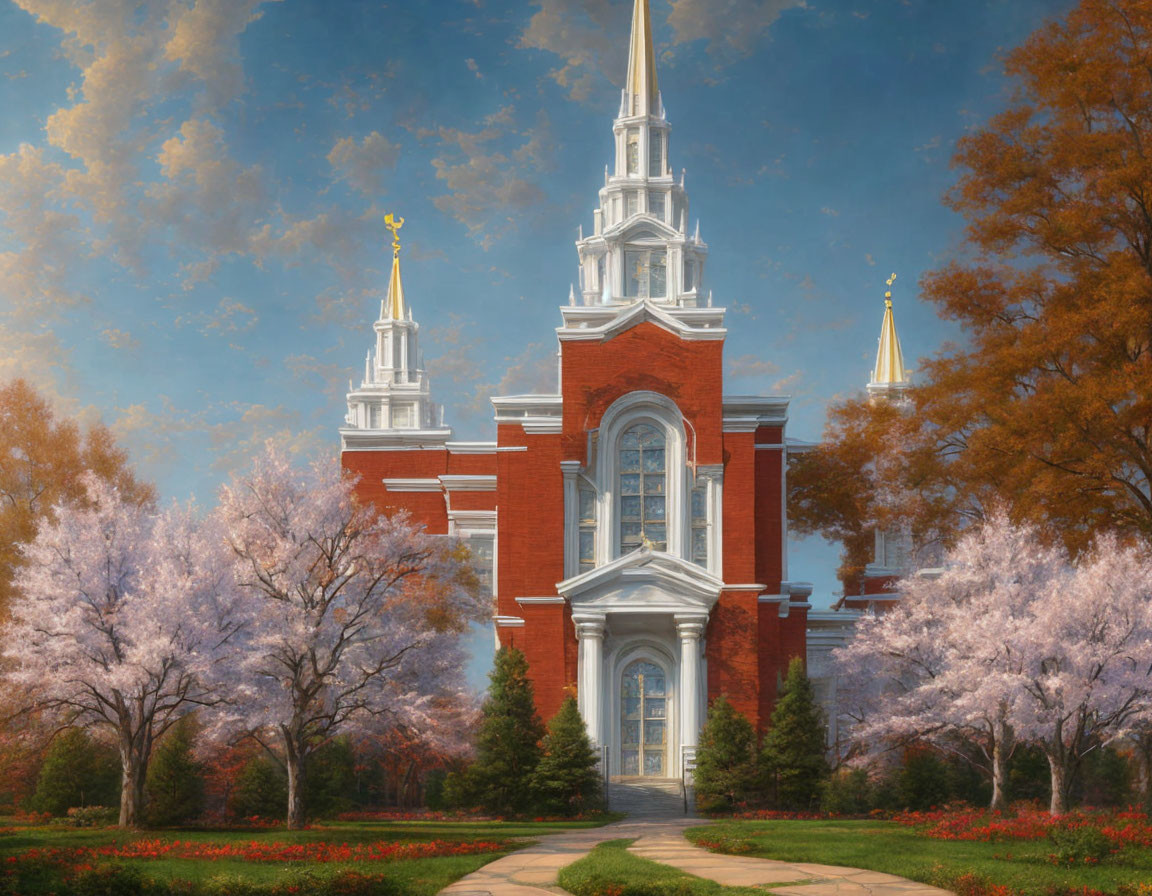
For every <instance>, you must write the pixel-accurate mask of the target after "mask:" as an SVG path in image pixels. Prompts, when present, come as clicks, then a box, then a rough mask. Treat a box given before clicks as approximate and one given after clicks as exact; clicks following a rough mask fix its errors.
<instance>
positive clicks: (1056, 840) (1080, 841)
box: [1048, 824, 1117, 865]
mask: <svg viewBox="0 0 1152 896" xmlns="http://www.w3.org/2000/svg"><path fill="white" fill-rule="evenodd" d="M1048 839H1049V840H1051V841H1052V845H1053V846H1054V847H1055V848H1056V852H1055V853H1054V854H1053V855H1052V861H1053V862H1054V863H1055V864H1057V865H1076V864H1081V865H1097V864H1099V863H1100V862H1102V861H1103V860H1104V859H1106V858H1108V856H1110V855H1111V854H1112V853H1114V852H1116V849H1117V847H1116V846H1115V845H1114V844H1113V842H1112V840H1111V839H1110V838H1109V837H1108V835H1107V834H1105V833H1104V832H1103V831H1102V830H1100V829H1099V828H1096V827H1093V826H1092V825H1090V824H1069V825H1057V826H1055V827H1053V828H1052V829H1051V830H1050V831H1049V832H1048Z"/></svg>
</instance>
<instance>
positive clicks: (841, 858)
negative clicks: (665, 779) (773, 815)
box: [685, 819, 1152, 896]
mask: <svg viewBox="0 0 1152 896" xmlns="http://www.w3.org/2000/svg"><path fill="white" fill-rule="evenodd" d="M685 836H687V837H688V839H689V840H690V841H692V842H693V843H695V844H696V845H698V846H704V847H706V848H708V849H712V850H713V851H715V852H724V853H731V854H737V855H746V856H757V857H760V858H765V859H779V860H781V861H785V862H816V863H819V864H823V865H846V866H850V867H853V868H867V869H869V870H872V871H883V872H886V873H888V874H898V875H900V876H901V877H907V878H909V879H911V880H915V881H920V882H921V883H927V884H932V885H934V886H939V887H944V888H946V889H956V890H961V889H963V890H967V891H968V892H971V893H973V894H978V893H982V892H990V890H988V888H987V887H983V886H982V885H981V882H984V883H987V884H992V885H999V886H1002V887H1008V888H1010V889H1011V890H1012V891H1013V892H1017V893H1023V894H1028V896H1059V894H1062V893H1072V892H1077V893H1083V892H1084V888H1088V890H1089V891H1097V892H1100V893H1107V894H1113V893H1119V892H1122V888H1124V887H1130V888H1132V889H1131V890H1130V891H1129V892H1137V890H1136V888H1137V887H1138V885H1140V884H1143V883H1146V882H1148V881H1152V850H1147V849H1127V850H1124V851H1123V852H1122V853H1119V854H1118V855H1116V856H1113V857H1111V858H1109V859H1107V860H1105V861H1104V862H1101V863H1100V864H1099V865H1091V866H1077V867H1067V866H1057V865H1053V864H1052V862H1051V861H1050V859H1049V854H1050V853H1051V852H1052V847H1051V845H1050V844H1049V843H1048V842H1046V841H1039V842H1014V843H980V842H974V841H960V840H957V841H951V840H931V839H928V838H926V837H922V836H920V835H918V834H917V832H916V831H914V830H912V829H910V828H907V827H902V826H900V825H897V824H895V823H894V822H887V821H852V820H838V819H837V820H819V821H794V820H781V821H724V822H719V823H717V824H713V825H709V826H707V827H699V828H690V829H689V830H688V831H686V832H685Z"/></svg>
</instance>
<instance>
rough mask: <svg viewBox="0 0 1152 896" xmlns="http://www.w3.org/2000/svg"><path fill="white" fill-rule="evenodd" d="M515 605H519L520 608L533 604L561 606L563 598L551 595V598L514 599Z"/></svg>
mask: <svg viewBox="0 0 1152 896" xmlns="http://www.w3.org/2000/svg"><path fill="white" fill-rule="evenodd" d="M516 603H518V604H520V605H521V606H532V605H535V604H562V603H564V598H562V597H560V596H559V595H553V596H552V597H518V598H516Z"/></svg>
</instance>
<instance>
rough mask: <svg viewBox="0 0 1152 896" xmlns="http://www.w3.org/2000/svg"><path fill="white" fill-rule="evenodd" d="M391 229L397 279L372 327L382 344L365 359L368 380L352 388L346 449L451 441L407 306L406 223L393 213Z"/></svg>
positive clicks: (343, 430) (417, 329) (344, 430)
mask: <svg viewBox="0 0 1152 896" xmlns="http://www.w3.org/2000/svg"><path fill="white" fill-rule="evenodd" d="M385 226H386V227H387V228H388V229H389V230H390V231H392V276H391V277H390V278H389V281H388V294H387V296H386V297H385V298H384V301H382V302H381V303H380V318H379V319H378V320H377V321H376V323H375V324H373V327H372V329H373V330H374V331H375V334H376V339H375V345H374V346H373V348H372V349H371V350H369V352H368V354H367V356H366V357H365V358H364V379H363V380H362V381H361V383H360V385H359V387H354V386H353V385H352V384H351V383H349V384H348V390H349V391H348V414H347V416H346V417H345V418H344V426H343V427H341V430H340V433H341V437H342V440H343V442H344V446H345V447H346V448H347V447H354V444H358V443H361V442H363V441H364V440H365V437H370V436H378V437H379V436H385V437H386V436H389V435H393V436H399V437H409V436H410V437H416V438H417V439H418V438H419V437H421V436H429V435H436V436H444V437H445V438H447V437H450V436H451V430H449V429H447V428H446V427H445V426H444V423H443V414H442V411H441V409H440V408H439V406H437V405H436V404H434V403H433V402H432V399H431V393H430V391H429V384H428V375H427V373H426V372H425V370H424V359H423V357H422V356H421V354H420V345H419V333H420V325H419V324H418V323H416V321H415V320H413V318H412V310H411V308H409V307H408V305H407V304H406V302H405V301H404V285H403V283H402V282H401V279H400V237H399V231H400V228H401V227H403V226H404V219H403V218H397V217H395V216H394V215H392V214H389V215H387V216H386V217H385Z"/></svg>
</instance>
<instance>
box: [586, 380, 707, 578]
mask: <svg viewBox="0 0 1152 896" xmlns="http://www.w3.org/2000/svg"><path fill="white" fill-rule="evenodd" d="M637 423H647V424H649V425H651V426H654V427H656V428H657V429H659V430H661V431H662V432H663V434H664V452H665V454H664V462H665V475H666V476H667V479H666V489H667V499H666V506H665V513H666V515H667V518H668V519H667V525H668V553H670V554H673V555H675V556H678V557H681V558H684V559H687V560H689V562H691V539H692V533H691V520H690V519H687V514H690V513H691V511H692V508H691V505H690V503H688V495H689V490H690V485H689V473H690V471H689V469H688V463H687V457H686V443H687V438H686V434H685V428H684V416H683V414H681V412H680V408H679V407H677V405H676V403H675V402H674V401H672V399H670V398H668V397H667V396H666V395H660V394H659V393H657V392H629V393H628V394H627V395H624V396H621V397H620V398H618V399H616V401H614V402H613V403H612V404H611V405H610V406H609V408H608V409H607V410H606V411H605V412H604V416H603V417H602V418H601V420H600V431H599V438H598V440H597V442H598V444H597V452H596V462H595V473H596V475H595V481H596V483H597V484H598V485H599V487H600V490H599V493H598V502H599V505H598V507H597V510H598V518H597V523H598V525H597V530H596V539H597V540H596V557H597V562H598V563H599V564H603V563H606V562H610V561H611V560H613V559H615V558H617V557H619V556H620V494H619V488H618V483H619V473H620V469H619V467H620V439H621V437H622V436H623V435H624V433H625V432H626V431H627V430H628V429H630V428H631V427H632V426H634V425H635V424H637ZM710 559H711V558H710Z"/></svg>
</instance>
